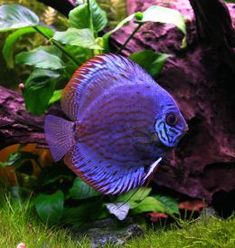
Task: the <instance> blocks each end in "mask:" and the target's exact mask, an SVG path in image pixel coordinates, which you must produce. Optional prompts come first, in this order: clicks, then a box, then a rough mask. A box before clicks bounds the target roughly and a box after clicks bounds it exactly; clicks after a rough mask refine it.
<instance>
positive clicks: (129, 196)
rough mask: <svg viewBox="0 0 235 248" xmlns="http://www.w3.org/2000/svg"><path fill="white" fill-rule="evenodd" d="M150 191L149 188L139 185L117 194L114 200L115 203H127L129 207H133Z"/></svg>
mask: <svg viewBox="0 0 235 248" xmlns="http://www.w3.org/2000/svg"><path fill="white" fill-rule="evenodd" d="M150 192H151V188H146V187H141V188H137V189H132V190H130V191H129V192H127V193H124V194H121V195H119V196H118V197H117V198H116V200H115V202H116V203H122V204H124V203H128V204H129V205H130V207H131V208H133V207H135V206H136V205H137V204H136V203H139V202H141V201H143V200H144V199H145V198H146V197H147V196H148V195H149V194H150Z"/></svg>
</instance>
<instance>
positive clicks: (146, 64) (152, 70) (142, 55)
mask: <svg viewBox="0 0 235 248" xmlns="http://www.w3.org/2000/svg"><path fill="white" fill-rule="evenodd" d="M171 56H172V55H170V54H165V53H156V52H154V51H151V50H143V51H140V52H136V53H133V54H131V55H130V59H132V60H133V61H135V62H136V63H137V64H139V65H140V66H141V67H143V68H144V69H145V70H146V71H147V72H148V73H149V74H150V75H152V76H153V77H156V76H158V75H159V74H160V73H161V71H162V68H163V66H164V64H165V62H166V60H167V59H168V58H169V57H171Z"/></svg>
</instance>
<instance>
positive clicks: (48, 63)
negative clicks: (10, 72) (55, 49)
mask: <svg viewBox="0 0 235 248" xmlns="http://www.w3.org/2000/svg"><path fill="white" fill-rule="evenodd" d="M15 60H16V63H17V64H25V65H30V66H34V67H36V68H42V69H52V70H58V69H63V67H64V66H63V62H62V60H61V59H60V58H59V57H58V56H57V55H54V54H51V53H49V52H47V51H46V50H45V49H43V48H42V47H39V48H36V49H34V50H32V51H29V52H21V53H18V54H17V55H16V58H15Z"/></svg>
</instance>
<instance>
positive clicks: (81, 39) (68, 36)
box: [53, 28, 102, 49]
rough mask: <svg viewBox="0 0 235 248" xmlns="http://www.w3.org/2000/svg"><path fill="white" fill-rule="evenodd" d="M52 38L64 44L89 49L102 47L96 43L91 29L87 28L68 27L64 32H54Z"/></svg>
mask: <svg viewBox="0 0 235 248" xmlns="http://www.w3.org/2000/svg"><path fill="white" fill-rule="evenodd" d="M53 39H54V40H57V41H59V42H61V43H62V44H65V45H70V46H79V47H83V48H89V49H102V47H100V46H99V45H98V44H97V43H96V41H95V38H94V36H93V33H92V31H91V30H90V29H88V28H84V29H77V28H69V29H67V30H66V31H64V32H56V33H55V35H54V37H53Z"/></svg>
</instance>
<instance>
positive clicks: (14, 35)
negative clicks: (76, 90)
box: [0, 0, 186, 115]
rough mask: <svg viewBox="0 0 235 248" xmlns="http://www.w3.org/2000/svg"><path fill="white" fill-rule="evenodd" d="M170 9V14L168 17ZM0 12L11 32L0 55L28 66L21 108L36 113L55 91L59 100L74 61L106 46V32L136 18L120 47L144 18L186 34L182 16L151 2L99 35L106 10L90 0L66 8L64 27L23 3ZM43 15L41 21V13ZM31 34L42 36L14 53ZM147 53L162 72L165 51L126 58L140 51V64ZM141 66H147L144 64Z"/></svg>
mask: <svg viewBox="0 0 235 248" xmlns="http://www.w3.org/2000/svg"><path fill="white" fill-rule="evenodd" d="M169 14H170V16H171V18H168V16H169ZM0 15H1V19H0V32H10V34H9V35H8V37H7V39H6V41H5V44H4V47H3V57H4V59H5V61H6V64H7V66H8V67H9V68H13V67H14V66H16V65H15V64H17V65H24V66H26V67H27V66H28V67H30V68H31V69H30V71H31V74H30V75H29V76H28V78H27V79H26V80H25V82H24V89H23V96H24V99H25V104H26V108H27V109H28V110H29V111H30V112H32V113H34V114H37V115H40V114H43V113H44V112H45V110H46V109H47V108H48V106H49V103H51V100H50V99H51V98H52V97H53V95H54V94H56V95H57V99H59V97H58V92H59V91H57V90H59V88H58V87H61V86H62V87H63V86H64V85H65V83H66V82H67V81H68V79H69V78H70V77H71V75H72V73H73V72H74V71H75V70H76V69H77V67H78V66H80V65H81V64H82V63H83V62H85V61H86V60H88V59H89V58H91V57H93V56H94V55H96V54H101V53H105V52H109V51H110V49H109V45H108V44H109V38H110V36H111V35H112V34H113V33H114V32H116V31H117V30H119V29H120V28H122V26H124V25H125V24H127V23H128V22H130V21H134V22H136V23H137V28H136V29H135V30H134V31H133V32H132V34H131V35H130V37H128V38H127V40H126V42H125V43H124V44H123V46H122V47H121V48H120V51H121V50H122V49H124V48H125V46H126V45H127V44H128V42H129V40H130V39H131V38H132V37H133V36H134V34H135V33H136V32H137V31H138V29H139V28H140V27H141V26H142V25H144V23H146V22H160V23H171V24H174V25H176V26H177V27H178V28H179V30H180V31H182V32H183V33H184V34H186V28H185V23H184V19H183V17H182V15H181V14H180V13H179V12H178V11H176V10H172V9H168V8H163V7H159V6H152V7H150V8H148V9H147V10H146V11H144V12H143V13H139V12H138V13H136V14H132V15H130V16H129V17H126V18H125V19H123V20H122V21H120V23H118V24H117V25H116V27H114V29H112V30H110V31H108V32H107V33H105V34H103V35H100V31H102V30H103V29H104V28H105V27H106V26H107V23H108V19H107V14H106V13H105V11H103V10H102V9H101V8H100V7H99V5H98V4H97V2H96V1H95V0H90V1H85V2H83V3H82V4H80V5H78V6H77V7H76V8H74V9H73V10H72V11H71V12H70V13H69V17H68V26H67V29H66V30H64V31H58V30H56V29H55V27H53V26H48V25H46V23H42V22H41V21H40V18H39V17H38V16H37V15H36V14H35V13H34V12H33V11H31V10H30V9H28V8H26V7H24V6H22V5H18V4H10V5H7V4H4V5H2V6H0ZM156 16H157V17H156ZM42 20H44V21H45V18H44V19H43V18H42ZM46 22H47V21H46ZM35 33H37V34H39V35H41V36H42V37H43V38H44V39H45V40H44V41H43V42H42V43H41V44H39V45H38V46H37V47H34V48H33V49H32V50H26V51H21V52H19V53H17V54H16V55H15V54H14V47H15V43H16V42H17V41H19V40H20V39H21V38H22V37H23V36H25V35H31V34H35ZM45 41H46V42H45ZM150 53H152V54H153V55H152V57H154V56H155V59H153V63H152V65H153V66H154V68H155V70H154V73H153V72H150V73H151V74H152V75H155V76H156V75H157V74H158V73H160V71H161V69H159V70H158V69H157V68H162V65H163V64H164V62H165V60H166V59H167V57H168V55H162V56H161V54H158V59H157V57H156V55H154V52H153V51H146V52H143V53H142V54H141V55H140V54H135V55H133V56H132V57H131V58H132V59H133V60H135V61H136V62H137V63H138V62H139V61H140V59H138V57H140V56H141V65H142V66H143V65H144V64H146V65H147V64H148V63H149V60H148V61H147V59H146V61H145V62H144V61H143V60H142V59H143V58H145V57H146V58H147V57H148V55H149V54H150ZM144 54H147V56H144ZM159 56H160V57H161V58H160V59H159ZM145 69H147V70H148V67H147V66H146V67H145ZM151 70H152V69H151ZM44 96H45V97H44Z"/></svg>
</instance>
